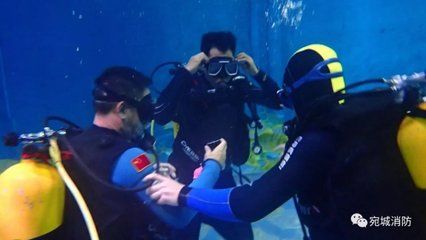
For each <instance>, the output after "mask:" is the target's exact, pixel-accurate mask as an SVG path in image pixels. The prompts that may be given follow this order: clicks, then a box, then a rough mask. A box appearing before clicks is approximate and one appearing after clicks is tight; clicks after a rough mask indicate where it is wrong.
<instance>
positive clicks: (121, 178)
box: [111, 148, 221, 228]
mask: <svg viewBox="0 0 426 240" xmlns="http://www.w3.org/2000/svg"><path fill="white" fill-rule="evenodd" d="M147 161H148V162H147ZM154 167H155V164H154V163H151V162H150V161H149V159H148V158H147V156H146V153H145V152H144V151H143V150H141V149H139V148H131V149H128V150H127V151H125V152H124V153H123V154H121V156H120V157H119V159H118V161H117V163H116V165H115V167H114V169H113V173H112V178H111V180H112V182H113V183H114V184H116V185H118V186H122V187H127V188H129V187H132V188H134V187H142V186H144V183H143V182H142V181H141V179H142V178H143V177H144V176H146V175H147V174H149V173H152V172H154ZM220 171H221V167H220V164H219V163H218V162H216V160H212V159H207V160H206V161H205V164H204V168H203V171H202V173H201V174H200V176H199V177H198V178H197V179H195V180H194V181H193V182H192V183H191V184H190V185H189V186H190V187H199V188H212V187H213V186H214V184H215V183H216V181H217V179H218V178H219V174H220ZM136 194H137V196H138V198H139V199H140V200H141V202H143V203H144V204H146V205H147V206H148V207H149V208H150V209H151V210H152V211H153V212H154V213H155V214H156V215H157V216H158V217H159V218H160V219H161V220H162V221H163V222H165V223H167V224H168V225H170V226H172V227H174V228H183V227H185V226H186V225H188V224H189V222H190V221H191V220H192V218H193V217H194V216H195V214H196V212H195V211H194V210H191V209H188V208H177V207H171V206H160V205H157V204H155V203H154V202H152V201H151V199H150V198H149V196H147V195H146V193H145V191H140V192H137V193H136Z"/></svg>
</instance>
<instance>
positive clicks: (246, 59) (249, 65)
mask: <svg viewBox="0 0 426 240" xmlns="http://www.w3.org/2000/svg"><path fill="white" fill-rule="evenodd" d="M236 59H237V61H238V62H239V63H241V65H242V66H243V67H244V68H245V69H246V70H247V71H248V72H249V73H250V75H252V76H254V75H256V74H257V73H258V72H259V69H258V68H257V66H256V63H255V62H254V60H253V58H252V57H250V56H249V55H248V54H247V53H245V52H240V53H239V54H238V55H237V57H236Z"/></svg>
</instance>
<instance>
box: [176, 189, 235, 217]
mask: <svg viewBox="0 0 426 240" xmlns="http://www.w3.org/2000/svg"><path fill="white" fill-rule="evenodd" d="M232 190H233V188H226V189H201V188H192V189H191V190H190V191H189V192H188V193H187V194H186V196H185V203H184V205H185V206H188V207H190V208H192V209H194V210H197V211H199V212H201V213H203V214H206V215H208V216H210V217H213V218H217V219H222V220H225V221H240V220H239V219H237V218H236V217H235V215H234V213H233V212H232V209H231V206H230V203H229V199H230V195H231V192H232Z"/></svg>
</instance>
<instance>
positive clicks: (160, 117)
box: [154, 68, 193, 124]
mask: <svg viewBox="0 0 426 240" xmlns="http://www.w3.org/2000/svg"><path fill="white" fill-rule="evenodd" d="M191 79H193V76H192V75H191V73H190V72H189V71H188V70H187V69H185V68H179V69H178V70H177V71H176V74H175V76H174V77H173V78H172V80H171V81H170V83H169V84H168V85H167V87H166V88H165V89H164V90H163V91H162V92H161V94H160V97H159V98H158V100H157V103H156V104H155V112H154V119H155V121H156V122H157V123H159V124H166V123H168V122H170V121H172V120H174V119H173V118H174V115H175V110H176V106H177V103H178V101H179V99H180V96H182V93H184V92H186V90H187V89H189V87H190V80H191Z"/></svg>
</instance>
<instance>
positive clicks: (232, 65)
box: [207, 57, 238, 77]
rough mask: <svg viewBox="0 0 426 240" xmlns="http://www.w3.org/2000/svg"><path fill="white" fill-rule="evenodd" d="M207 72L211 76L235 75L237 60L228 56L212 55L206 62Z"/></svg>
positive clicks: (236, 72)
mask: <svg viewBox="0 0 426 240" xmlns="http://www.w3.org/2000/svg"><path fill="white" fill-rule="evenodd" d="M207 74H208V75H209V76H212V77H224V76H236V75H237V74H238V61H236V60H234V59H233V58H230V57H214V58H211V59H210V60H209V62H208V64H207Z"/></svg>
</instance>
